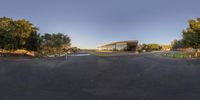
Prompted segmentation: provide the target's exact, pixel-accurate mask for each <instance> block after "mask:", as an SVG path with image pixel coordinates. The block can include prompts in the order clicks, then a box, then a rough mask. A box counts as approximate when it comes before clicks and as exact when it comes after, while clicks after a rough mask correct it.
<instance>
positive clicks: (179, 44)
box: [172, 40, 186, 50]
mask: <svg viewBox="0 0 200 100" xmlns="http://www.w3.org/2000/svg"><path fill="white" fill-rule="evenodd" d="M185 47H186V46H185V44H184V43H183V40H174V41H173V42H172V49H173V50H177V49H181V48H185Z"/></svg>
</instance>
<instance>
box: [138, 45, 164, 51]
mask: <svg viewBox="0 0 200 100" xmlns="http://www.w3.org/2000/svg"><path fill="white" fill-rule="evenodd" d="M161 49H162V48H161V46H160V45H159V44H155V43H152V44H141V45H138V47H137V51H138V52H142V51H147V52H149V51H158V50H161Z"/></svg>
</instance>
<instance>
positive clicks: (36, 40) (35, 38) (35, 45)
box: [26, 32, 42, 51]
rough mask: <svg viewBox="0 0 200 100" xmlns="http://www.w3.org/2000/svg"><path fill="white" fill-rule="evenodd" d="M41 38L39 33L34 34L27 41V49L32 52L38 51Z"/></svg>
mask: <svg viewBox="0 0 200 100" xmlns="http://www.w3.org/2000/svg"><path fill="white" fill-rule="evenodd" d="M41 41H42V39H41V37H40V34H38V33H37V32H32V33H31V34H30V36H29V37H28V39H27V41H26V49H27V50H31V51H38V50H39V49H40V45H41Z"/></svg>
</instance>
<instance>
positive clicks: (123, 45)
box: [98, 42, 137, 51]
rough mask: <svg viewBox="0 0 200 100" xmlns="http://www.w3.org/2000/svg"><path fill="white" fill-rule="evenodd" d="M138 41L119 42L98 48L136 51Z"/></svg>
mask: <svg viewBox="0 0 200 100" xmlns="http://www.w3.org/2000/svg"><path fill="white" fill-rule="evenodd" d="M136 47H137V42H132V43H128V42H117V43H113V44H108V45H104V46H101V47H99V48H98V50H100V51H136Z"/></svg>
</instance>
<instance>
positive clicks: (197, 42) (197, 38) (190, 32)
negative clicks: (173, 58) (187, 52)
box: [182, 18, 200, 49]
mask: <svg viewBox="0 0 200 100" xmlns="http://www.w3.org/2000/svg"><path fill="white" fill-rule="evenodd" d="M182 33H183V43H184V45H185V46H186V47H192V48H195V49H199V48H200V18H197V19H196V20H189V27H188V28H187V29H186V30H183V32H182Z"/></svg>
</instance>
